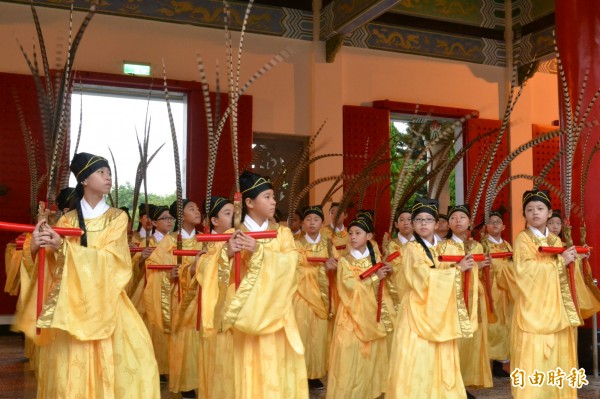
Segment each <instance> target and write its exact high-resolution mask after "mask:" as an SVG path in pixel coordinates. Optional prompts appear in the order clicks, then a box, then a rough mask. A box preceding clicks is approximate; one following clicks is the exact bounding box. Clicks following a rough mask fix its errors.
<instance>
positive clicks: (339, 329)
mask: <svg viewBox="0 0 600 399" xmlns="http://www.w3.org/2000/svg"><path fill="white" fill-rule="evenodd" d="M348 238H349V245H350V248H351V249H350V251H349V253H348V254H347V255H345V256H343V257H341V258H340V259H339V261H338V267H337V290H338V295H339V297H340V303H339V306H338V310H337V315H336V320H335V328H334V331H333V339H332V342H331V351H330V358H329V376H328V380H327V398H328V399H334V398H340V399H342V398H344V399H368V398H377V397H379V396H380V395H381V394H382V393H384V392H385V386H386V383H387V374H388V334H390V335H391V333H392V331H393V324H394V319H395V316H396V314H395V309H394V306H393V302H392V299H391V298H390V296H389V293H388V292H387V289H385V288H384V295H383V301H382V311H381V321H380V322H378V321H377V308H378V300H377V296H378V295H377V293H378V287H379V283H380V282H383V280H384V279H385V278H386V277H387V276H388V275H389V274H390V273H391V272H392V268H391V266H390V265H389V264H387V263H386V264H385V266H383V267H382V268H380V269H379V270H378V271H377V273H375V274H373V275H372V276H370V277H367V278H366V279H364V280H361V279H360V275H361V274H362V273H363V272H365V271H367V270H368V269H369V268H371V267H372V266H374V265H375V264H376V263H377V262H380V261H381V257H380V256H378V255H376V253H375V251H374V249H373V246H372V244H371V242H370V240H371V239H372V238H373V223H372V219H371V218H369V217H365V215H363V216H362V217H360V218H356V219H354V220H353V221H352V223H350V225H349V229H348Z"/></svg>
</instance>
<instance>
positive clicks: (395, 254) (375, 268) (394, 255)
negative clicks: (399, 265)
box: [359, 251, 400, 280]
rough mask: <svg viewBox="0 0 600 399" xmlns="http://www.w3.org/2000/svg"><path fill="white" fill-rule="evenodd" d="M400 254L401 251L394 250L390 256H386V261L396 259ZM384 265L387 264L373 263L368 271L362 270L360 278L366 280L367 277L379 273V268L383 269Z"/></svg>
mask: <svg viewBox="0 0 600 399" xmlns="http://www.w3.org/2000/svg"><path fill="white" fill-rule="evenodd" d="M398 256H400V251H396V252H392V253H391V254H389V255H388V257H387V258H386V260H385V261H386V262H391V261H393V260H394V259H396V258H397V257H398ZM383 266H385V264H384V263H383V262H379V263H376V264H375V265H373V266H371V267H370V268H368V269H367V270H366V271H364V272H362V273H361V275H360V276H359V277H360V279H361V280H364V279H366V278H367V277H370V276H371V275H373V274H374V273H377V271H378V270H379V269H381V268H382V267H383Z"/></svg>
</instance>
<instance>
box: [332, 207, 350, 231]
mask: <svg viewBox="0 0 600 399" xmlns="http://www.w3.org/2000/svg"><path fill="white" fill-rule="evenodd" d="M338 208H339V206H332V207H331V208H330V209H329V218H330V220H331V223H333V225H334V226H336V227H337V226H339V225H341V224H343V223H344V220H346V217H347V216H348V214H347V213H346V212H341V213H340V216H338V218H337V220H335V221H334V220H333V219H334V218H335V214H336V213H337V211H338Z"/></svg>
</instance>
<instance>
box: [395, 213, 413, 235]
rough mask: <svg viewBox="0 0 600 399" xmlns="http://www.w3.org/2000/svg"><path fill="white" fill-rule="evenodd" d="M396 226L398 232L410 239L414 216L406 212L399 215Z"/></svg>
mask: <svg viewBox="0 0 600 399" xmlns="http://www.w3.org/2000/svg"><path fill="white" fill-rule="evenodd" d="M395 225H396V228H397V229H398V232H399V233H400V234H401V235H403V236H405V237H408V236H409V235H411V234H412V232H413V227H412V216H411V215H410V213H407V212H404V213H401V214H400V215H398V219H397V220H396V222H395Z"/></svg>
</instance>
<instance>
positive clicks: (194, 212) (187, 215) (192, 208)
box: [183, 201, 202, 226]
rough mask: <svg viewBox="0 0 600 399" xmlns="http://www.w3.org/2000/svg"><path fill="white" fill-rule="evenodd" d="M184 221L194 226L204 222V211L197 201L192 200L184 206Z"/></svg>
mask: <svg viewBox="0 0 600 399" xmlns="http://www.w3.org/2000/svg"><path fill="white" fill-rule="evenodd" d="M183 222H184V223H186V224H193V225H194V226H197V225H199V224H200V223H202V213H201V212H200V208H198V205H196V203H195V202H193V201H190V202H188V203H187V204H186V205H185V207H184V208H183Z"/></svg>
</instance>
